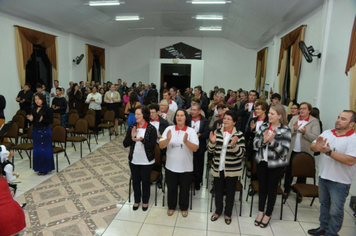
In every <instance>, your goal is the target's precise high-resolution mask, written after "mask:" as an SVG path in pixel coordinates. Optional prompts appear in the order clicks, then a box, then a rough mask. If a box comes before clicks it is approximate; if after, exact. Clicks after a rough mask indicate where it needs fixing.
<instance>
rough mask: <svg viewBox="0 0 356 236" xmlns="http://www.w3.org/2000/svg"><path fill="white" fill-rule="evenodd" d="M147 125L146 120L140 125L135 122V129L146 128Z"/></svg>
mask: <svg viewBox="0 0 356 236" xmlns="http://www.w3.org/2000/svg"><path fill="white" fill-rule="evenodd" d="M147 125H148V123H147V121H146V122H145V123H144V124H143V125H142V126H140V125H139V124H138V123H137V129H146V128H147Z"/></svg>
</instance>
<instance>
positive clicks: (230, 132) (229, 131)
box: [224, 128, 234, 134]
mask: <svg viewBox="0 0 356 236" xmlns="http://www.w3.org/2000/svg"><path fill="white" fill-rule="evenodd" d="M233 129H234V128H232V129H230V130H226V129H224V132H228V133H229V134H232V130H233Z"/></svg>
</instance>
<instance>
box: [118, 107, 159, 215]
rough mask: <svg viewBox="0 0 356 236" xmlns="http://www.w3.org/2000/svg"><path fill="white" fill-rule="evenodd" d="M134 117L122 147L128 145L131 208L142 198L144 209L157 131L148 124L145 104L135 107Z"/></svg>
mask: <svg viewBox="0 0 356 236" xmlns="http://www.w3.org/2000/svg"><path fill="white" fill-rule="evenodd" d="M135 118H136V123H134V124H132V125H130V127H129V128H128V130H127V132H126V137H125V140H124V142H123V144H124V147H130V153H129V165H130V170H131V178H132V183H133V190H134V196H135V204H134V205H133V207H132V209H133V210H134V211H136V210H137V209H138V207H139V205H140V202H141V198H142V210H143V211H146V210H147V209H148V201H149V199H150V188H151V171H152V168H153V165H154V163H155V160H154V150H155V146H156V141H157V131H156V128H155V127H154V126H153V125H151V124H150V110H149V109H148V108H147V107H146V106H138V107H136V108H135ZM141 182H142V191H141Z"/></svg>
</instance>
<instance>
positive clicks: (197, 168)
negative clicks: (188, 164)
mask: <svg viewBox="0 0 356 236" xmlns="http://www.w3.org/2000/svg"><path fill="white" fill-rule="evenodd" d="M193 166H194V182H195V184H201V182H203V172H204V152H203V153H201V154H198V153H195V152H194V153H193Z"/></svg>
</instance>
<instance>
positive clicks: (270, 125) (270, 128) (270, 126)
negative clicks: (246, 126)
mask: <svg viewBox="0 0 356 236" xmlns="http://www.w3.org/2000/svg"><path fill="white" fill-rule="evenodd" d="M269 130H271V131H272V132H273V131H274V129H272V124H269Z"/></svg>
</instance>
